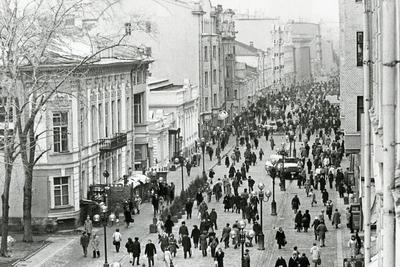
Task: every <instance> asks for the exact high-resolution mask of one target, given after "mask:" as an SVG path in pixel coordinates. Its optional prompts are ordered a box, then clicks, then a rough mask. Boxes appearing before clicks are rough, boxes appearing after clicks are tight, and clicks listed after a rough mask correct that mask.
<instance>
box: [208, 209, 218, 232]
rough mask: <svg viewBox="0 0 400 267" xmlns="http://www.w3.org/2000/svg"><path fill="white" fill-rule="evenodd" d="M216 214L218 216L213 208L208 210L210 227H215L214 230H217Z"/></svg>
mask: <svg viewBox="0 0 400 267" xmlns="http://www.w3.org/2000/svg"><path fill="white" fill-rule="evenodd" d="M217 216H218V215H217V212H216V211H215V209H214V208H213V209H212V210H211V212H210V215H209V219H210V223H211V228H213V229H214V227H215V230H218V227H217Z"/></svg>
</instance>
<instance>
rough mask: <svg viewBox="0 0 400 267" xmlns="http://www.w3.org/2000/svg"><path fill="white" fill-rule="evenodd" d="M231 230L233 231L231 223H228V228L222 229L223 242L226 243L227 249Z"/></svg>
mask: <svg viewBox="0 0 400 267" xmlns="http://www.w3.org/2000/svg"><path fill="white" fill-rule="evenodd" d="M231 230H232V229H231V227H230V224H229V223H227V224H226V226H225V227H224V228H223V229H222V237H221V242H224V244H225V249H226V248H229V236H230V233H231Z"/></svg>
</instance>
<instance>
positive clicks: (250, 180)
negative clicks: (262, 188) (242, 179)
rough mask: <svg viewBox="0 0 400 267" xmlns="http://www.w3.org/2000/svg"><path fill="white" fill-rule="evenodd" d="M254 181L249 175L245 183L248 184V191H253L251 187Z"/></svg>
mask: <svg viewBox="0 0 400 267" xmlns="http://www.w3.org/2000/svg"><path fill="white" fill-rule="evenodd" d="M255 183H256V181H254V179H253V178H251V176H249V178H248V180H247V184H248V186H249V192H253V191H254V189H253V187H254V184H255Z"/></svg>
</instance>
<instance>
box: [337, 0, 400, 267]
mask: <svg viewBox="0 0 400 267" xmlns="http://www.w3.org/2000/svg"><path fill="white" fill-rule="evenodd" d="M367 3H368V4H369V5H370V6H369V8H368V10H370V12H368V13H367V14H368V16H369V20H367V21H368V27H369V29H370V30H369V35H370V36H369V38H368V40H366V39H362V38H360V34H359V33H357V32H362V33H363V31H364V25H363V21H362V18H363V15H364V7H363V2H362V1H357V2H356V1H345V0H342V1H340V26H341V40H340V41H341V57H340V59H341V70H340V75H341V77H340V78H341V99H342V102H341V107H342V113H343V116H342V120H343V127H344V129H345V133H346V135H349V134H351V133H357V132H358V131H357V128H359V129H360V133H361V136H363V133H365V132H366V131H368V130H370V133H371V146H370V154H371V157H370V159H367V160H366V162H368V160H370V161H371V164H370V166H371V169H372V170H371V177H361V178H364V179H360V182H362V181H365V179H369V178H373V179H372V180H371V181H372V182H371V194H369V196H371V202H372V207H371V218H364V219H365V220H368V221H370V223H371V225H372V226H375V227H376V231H375V230H374V229H375V227H372V233H371V235H372V237H369V236H364V241H365V240H366V239H369V238H371V241H372V243H371V245H372V246H371V259H365V261H366V265H365V266H382V267H383V266H400V255H398V254H399V253H396V252H398V251H399V250H400V178H399V176H400V161H399V160H400V90H399V89H400V68H399V66H398V63H397V62H398V58H397V57H396V55H398V54H400V47H399V42H398V40H399V39H400V33H399V31H398V30H397V32H395V30H396V28H397V29H399V28H400V27H399V26H400V25H396V23H398V24H400V22H399V21H400V17H399V16H400V15H397V16H398V17H396V13H397V14H399V13H398V12H395V10H396V8H397V10H399V8H400V1H383V0H371V1H367ZM396 5H399V6H397V7H396ZM355 24H356V25H355ZM349 31H350V33H349V34H347V33H348V32H349ZM346 36H349V37H350V39H347V38H346ZM367 41H369V44H370V58H371V62H365V61H364V60H363V59H361V60H362V62H357V61H358V60H357V56H358V55H359V53H360V52H361V55H362V54H363V53H366V51H364V49H363V48H365V47H364V46H363V45H364V42H367ZM349 44H353V45H349ZM390 53H392V54H390ZM346 55H349V57H346ZM384 57H387V58H384ZM347 60H349V61H347ZM347 62H350V63H352V62H353V64H354V62H357V63H361V64H359V65H361V66H359V67H353V69H352V72H351V70H349V69H348V68H347V67H348V66H349V65H348V64H347ZM366 63H370V64H366ZM363 66H365V67H366V66H370V67H369V70H370V71H369V76H370V78H369V79H368V80H364V76H363V71H362V68H363ZM358 68H359V69H358ZM366 77H367V76H366ZM364 82H367V83H369V84H370V96H369V99H370V101H369V103H370V108H369V107H368V108H369V112H368V114H365V113H363V112H361V113H363V114H358V113H357V111H358V110H359V108H361V107H357V100H356V98H355V97H360V96H363V97H364V98H365V97H368V96H365V95H364V90H363V86H362V85H363V83H364ZM352 84H353V85H354V86H353V87H351V86H349V85H352ZM358 84H359V85H358ZM359 102H360V101H359ZM362 102H363V101H361V103H362ZM360 116H361V117H362V116H368V117H369V121H370V128H366V127H363V124H364V123H361V125H359V123H357V119H358V118H359V117H360ZM361 121H362V120H361ZM365 125H366V126H368V125H367V124H365ZM346 129H347V132H346ZM348 140H350V139H348ZM346 144H347V146H348V147H349V142H347V143H346ZM350 145H352V146H353V148H354V149H356V148H357V146H358V147H359V148H361V147H362V146H363V142H360V144H359V145H357V143H350ZM366 149H367V146H365V148H364V149H361V154H362V155H361V156H362V157H363V156H364V153H366V151H365V150H366ZM366 154H367V155H368V153H366ZM363 171H364V167H363V166H361V173H363ZM360 188H361V189H363V188H364V187H363V186H361V187H360ZM360 195H361V196H362V201H363V202H364V199H365V197H366V194H365V193H364V192H362V191H361V192H360ZM393 224H394V225H393ZM369 261H371V262H369Z"/></svg>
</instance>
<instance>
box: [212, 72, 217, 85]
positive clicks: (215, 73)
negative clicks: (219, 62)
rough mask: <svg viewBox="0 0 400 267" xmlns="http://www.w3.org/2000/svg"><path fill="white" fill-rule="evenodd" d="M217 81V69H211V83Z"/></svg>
mask: <svg viewBox="0 0 400 267" xmlns="http://www.w3.org/2000/svg"><path fill="white" fill-rule="evenodd" d="M216 83H217V70H213V84H216Z"/></svg>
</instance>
